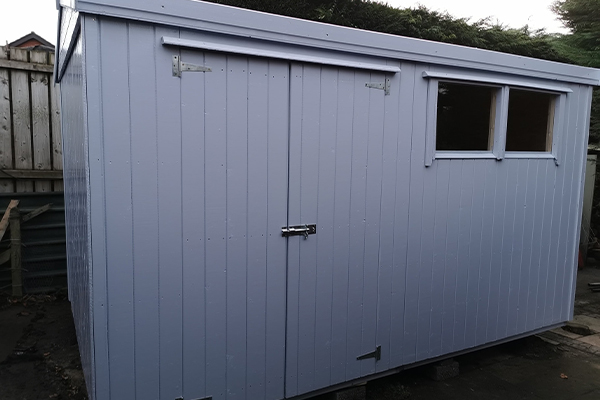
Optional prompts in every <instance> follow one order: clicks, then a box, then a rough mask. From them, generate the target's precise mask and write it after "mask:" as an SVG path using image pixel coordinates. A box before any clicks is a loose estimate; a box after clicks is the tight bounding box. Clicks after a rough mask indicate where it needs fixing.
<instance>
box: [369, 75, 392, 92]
mask: <svg viewBox="0 0 600 400" xmlns="http://www.w3.org/2000/svg"><path fill="white" fill-rule="evenodd" d="M365 86H366V87H368V88H371V89H380V90H383V91H384V92H385V95H386V96H389V94H390V78H385V83H365Z"/></svg>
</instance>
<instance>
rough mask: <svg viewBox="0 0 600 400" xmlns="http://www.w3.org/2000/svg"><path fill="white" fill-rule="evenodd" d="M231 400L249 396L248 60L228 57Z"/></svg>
mask: <svg viewBox="0 0 600 400" xmlns="http://www.w3.org/2000/svg"><path fill="white" fill-rule="evenodd" d="M226 96H227V116H226V118H227V132H226V138H227V148H226V154H227V176H226V182H227V188H226V205H227V210H226V215H227V241H226V249H227V254H226V257H227V258H226V259H227V289H226V293H227V331H226V332H227V398H228V399H244V398H245V396H246V393H245V389H246V387H245V386H246V371H245V368H246V334H247V329H248V328H247V326H246V322H247V313H246V297H247V295H246V290H247V286H246V283H247V275H246V268H247V264H246V261H247V257H246V254H247V251H248V247H247V235H248V226H247V221H248V220H247V218H248V217H247V215H248V176H247V170H248V59H247V58H243V57H238V56H233V55H230V56H228V57H227V87H226Z"/></svg>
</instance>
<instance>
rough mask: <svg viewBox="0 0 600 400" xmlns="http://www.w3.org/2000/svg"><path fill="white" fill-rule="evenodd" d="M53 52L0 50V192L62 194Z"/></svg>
mask: <svg viewBox="0 0 600 400" xmlns="http://www.w3.org/2000/svg"><path fill="white" fill-rule="evenodd" d="M53 65H54V54H53V53H49V52H45V51H34V50H26V49H19V48H8V47H0V191H2V192H49V191H62V190H63V182H62V141H61V130H60V98H59V96H60V94H59V91H58V87H57V86H55V85H54V76H53Z"/></svg>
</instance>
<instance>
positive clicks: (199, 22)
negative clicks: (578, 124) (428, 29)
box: [76, 0, 600, 85]
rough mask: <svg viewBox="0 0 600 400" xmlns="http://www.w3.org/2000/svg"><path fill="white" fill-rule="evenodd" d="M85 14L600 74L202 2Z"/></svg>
mask: <svg viewBox="0 0 600 400" xmlns="http://www.w3.org/2000/svg"><path fill="white" fill-rule="evenodd" d="M76 9H77V10H78V11H80V12H83V13H91V14H99V15H107V16H112V17H118V18H119V17H120V18H127V19H133V20H140V21H146V22H153V23H160V24H166V25H173V26H179V27H183V28H190V29H198V30H206V31H210V32H216V33H223V34H228V35H236V36H241V37H249V38H254V39H261V40H267V41H275V42H282V43H289V44H294V45H299V46H308V47H315V48H320V49H324V50H335V51H341V52H347V53H356V54H361V55H367V56H378V57H385V58H393V59H400V60H406V61H415V62H422V63H431V64H440V65H448V66H455V67H462V68H471V69H477V70H484V71H493V72H499V73H507V74H516V75H521V76H529V77H535V78H541V79H551V80H557V81H563V82H572V83H580V84H586V85H599V84H600V70H597V69H593V68H585V67H580V66H575V65H569V64H562V63H556V62H551V61H545V60H539V59H534V58H529V57H522V56H516V55H511V54H505V53H499V52H494V51H489V50H481V49H475V48H469V47H464V46H457V45H451V44H446V43H438V42H432V41H427V40H421V39H414V38H408V37H402V36H396V35H389V34H384V33H378V32H370V31H364V30H359V29H353V28H347V27H341V26H335V25H330V24H324V23H319V22H313V21H305V20H300V19H296V18H290V17H284V16H280V15H274V14H267V13H262V12H257V11H251V10H244V9H240V8H235V7H230V6H224V5H220V4H213V3H205V2H202V1H196V0H169V1H161V0H76Z"/></svg>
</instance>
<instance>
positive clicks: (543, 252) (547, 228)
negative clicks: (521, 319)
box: [534, 160, 556, 327]
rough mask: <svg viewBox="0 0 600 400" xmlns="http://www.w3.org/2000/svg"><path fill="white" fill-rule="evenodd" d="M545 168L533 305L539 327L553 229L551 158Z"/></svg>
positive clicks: (548, 268)
mask: <svg viewBox="0 0 600 400" xmlns="http://www.w3.org/2000/svg"><path fill="white" fill-rule="evenodd" d="M543 163H544V164H546V165H545V169H546V179H545V180H544V181H542V183H543V185H544V192H543V196H544V203H543V209H542V215H543V217H542V221H541V224H542V231H541V236H540V238H539V240H540V244H541V246H540V255H539V257H538V259H537V263H538V264H539V273H538V287H537V296H536V301H535V303H536V307H535V314H534V315H535V326H536V327H541V326H543V325H544V313H545V310H546V304H545V301H546V291H547V286H548V285H547V283H548V277H549V272H550V271H549V270H550V266H549V262H548V254H549V253H550V250H551V247H550V240H551V235H552V229H553V226H552V225H553V224H552V222H553V217H554V216H553V215H552V211H553V209H554V187H555V184H556V165H555V164H554V161H553V160H544V162H543Z"/></svg>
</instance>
